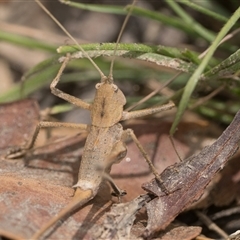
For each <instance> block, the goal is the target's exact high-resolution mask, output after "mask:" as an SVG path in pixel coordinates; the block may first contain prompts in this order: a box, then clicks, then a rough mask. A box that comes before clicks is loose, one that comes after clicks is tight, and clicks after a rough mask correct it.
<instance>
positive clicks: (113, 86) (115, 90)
mask: <svg viewBox="0 0 240 240" xmlns="http://www.w3.org/2000/svg"><path fill="white" fill-rule="evenodd" d="M112 88H113V90H114V92H117V91H118V86H117V85H115V84H113V85H112Z"/></svg>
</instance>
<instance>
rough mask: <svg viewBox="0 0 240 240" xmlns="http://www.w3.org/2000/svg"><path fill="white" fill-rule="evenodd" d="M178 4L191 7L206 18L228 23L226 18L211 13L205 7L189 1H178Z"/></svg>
mask: <svg viewBox="0 0 240 240" xmlns="http://www.w3.org/2000/svg"><path fill="white" fill-rule="evenodd" d="M179 3H182V4H185V5H186V6H188V7H191V8H192V9H194V10H196V11H198V12H201V13H203V14H205V15H207V16H210V17H212V18H214V19H216V20H219V21H222V22H224V23H225V22H227V21H228V18H227V17H225V16H223V15H220V14H218V13H216V12H213V11H211V10H209V9H207V8H205V7H202V6H200V5H198V4H196V3H193V2H190V1H189V0H181V1H179Z"/></svg>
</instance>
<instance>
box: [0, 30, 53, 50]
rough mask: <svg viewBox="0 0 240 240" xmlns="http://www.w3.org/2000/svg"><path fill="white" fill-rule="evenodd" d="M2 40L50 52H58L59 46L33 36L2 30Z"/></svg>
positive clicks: (0, 33) (0, 35) (0, 36)
mask: <svg viewBox="0 0 240 240" xmlns="http://www.w3.org/2000/svg"><path fill="white" fill-rule="evenodd" d="M0 41H5V42H8V43H13V44H16V45H18V46H22V47H27V48H32V49H40V50H44V51H48V52H56V48H57V47H56V46H54V45H50V44H46V43H44V41H38V40H36V39H33V38H29V37H24V36H20V35H19V34H14V33H9V32H6V31H0Z"/></svg>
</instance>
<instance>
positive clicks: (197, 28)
mask: <svg viewBox="0 0 240 240" xmlns="http://www.w3.org/2000/svg"><path fill="white" fill-rule="evenodd" d="M166 2H167V3H168V5H169V6H170V7H171V8H172V9H173V10H174V11H175V12H176V14H178V15H179V16H180V17H181V18H182V19H183V21H184V22H185V24H186V25H188V26H191V28H192V29H193V30H194V31H196V33H198V34H199V36H201V37H202V38H204V39H206V40H207V41H209V42H211V41H213V39H214V38H215V34H214V33H212V32H211V31H209V30H208V29H206V28H204V27H203V26H202V25H200V24H199V23H198V22H196V21H195V20H194V19H193V18H192V17H190V16H189V14H187V13H186V11H184V10H183V9H182V8H181V7H180V6H179V5H178V4H177V3H176V2H175V1H172V0H166Z"/></svg>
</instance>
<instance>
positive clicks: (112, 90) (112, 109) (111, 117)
mask: <svg viewBox="0 0 240 240" xmlns="http://www.w3.org/2000/svg"><path fill="white" fill-rule="evenodd" d="M125 104H126V98H125V96H124V95H123V93H122V91H121V90H120V89H119V88H118V86H117V85H115V84H113V83H109V82H104V83H98V84H96V94H95V98H94V101H93V103H92V106H91V112H92V113H94V114H92V115H91V119H92V125H93V126H99V127H111V126H113V125H114V124H116V123H118V122H119V121H120V119H121V117H122V112H123V106H124V105H125Z"/></svg>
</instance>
